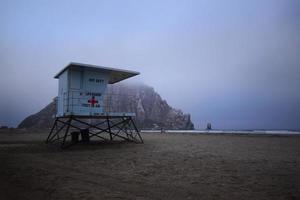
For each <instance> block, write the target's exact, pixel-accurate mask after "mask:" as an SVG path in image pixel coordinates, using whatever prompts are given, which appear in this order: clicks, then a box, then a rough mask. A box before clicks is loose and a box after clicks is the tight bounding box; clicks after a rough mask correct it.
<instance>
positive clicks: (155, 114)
mask: <svg viewBox="0 0 300 200" xmlns="http://www.w3.org/2000/svg"><path fill="white" fill-rule="evenodd" d="M107 93H110V94H114V96H115V97H116V98H112V99H110V101H109V103H110V107H111V108H112V111H117V110H123V111H126V110H130V111H132V112H135V113H136V117H135V121H136V123H137V125H138V127H139V128H142V129H153V128H157V129H160V127H163V128H164V129H194V125H193V123H192V121H191V117H190V115H189V114H184V113H183V112H182V111H180V110H177V109H174V108H172V107H170V106H169V105H168V103H167V102H166V101H165V100H162V99H161V97H160V95H159V94H157V93H156V92H155V91H154V89H153V88H152V87H149V86H147V85H124V84H114V85H109V87H108V90H107ZM55 112H56V106H55V102H54V101H53V102H52V103H50V104H49V105H48V106H46V107H45V108H44V109H42V110H41V111H40V112H38V113H36V114H34V115H30V116H29V117H27V118H25V119H24V120H23V121H22V122H21V123H20V124H19V126H18V128H50V127H51V126H52V123H53V120H54V118H53V116H54V115H55Z"/></svg>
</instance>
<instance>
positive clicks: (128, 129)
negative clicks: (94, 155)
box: [46, 62, 143, 147]
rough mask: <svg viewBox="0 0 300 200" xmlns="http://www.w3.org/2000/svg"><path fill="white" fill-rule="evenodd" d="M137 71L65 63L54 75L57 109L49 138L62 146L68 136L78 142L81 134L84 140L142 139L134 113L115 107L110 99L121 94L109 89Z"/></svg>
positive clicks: (50, 141) (135, 140) (137, 140)
mask: <svg viewBox="0 0 300 200" xmlns="http://www.w3.org/2000/svg"><path fill="white" fill-rule="evenodd" d="M138 74H139V72H135V71H129V70H122V69H115V68H109V67H103V66H96V65H90V64H82V63H73V62H72V63H70V64H69V65H67V66H66V67H64V68H63V69H62V70H61V71H60V72H58V73H57V74H56V75H55V77H54V78H56V79H58V80H59V83H58V98H57V100H56V106H57V112H56V116H55V122H54V124H53V127H52V129H51V131H50V133H49V135H48V137H47V140H46V142H47V143H60V144H61V146H62V147H63V146H65V145H66V142H67V139H68V137H69V136H71V138H72V140H71V143H70V144H74V143H77V142H79V135H80V134H81V141H83V142H88V141H89V140H90V138H92V137H97V138H100V139H102V140H109V141H112V140H114V138H119V139H124V140H128V141H133V142H137V143H138V142H141V143H142V142H143V140H142V138H141V136H140V133H139V130H138V129H137V127H136V125H135V123H134V121H133V117H135V113H134V112H132V111H127V110H118V111H116V110H115V109H114V108H113V107H112V103H111V101H112V97H113V98H118V96H117V95H115V94H108V93H107V92H106V89H107V85H108V84H114V83H117V82H120V81H122V80H124V79H127V78H130V77H133V76H136V75H138ZM69 132H70V133H69ZM107 136H109V137H107Z"/></svg>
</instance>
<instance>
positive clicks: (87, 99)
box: [58, 91, 137, 113]
mask: <svg viewBox="0 0 300 200" xmlns="http://www.w3.org/2000/svg"><path fill="white" fill-rule="evenodd" d="M93 97H94V100H93ZM58 102H59V97H58ZM136 102H137V97H136V96H135V95H126V94H113V93H96V92H90V91H69V92H65V93H63V108H64V113H66V112H72V111H74V110H78V109H80V108H83V107H84V108H88V109H89V111H93V110H94V109H95V108H100V109H101V110H102V113H135V112H136V105H135V104H136Z"/></svg>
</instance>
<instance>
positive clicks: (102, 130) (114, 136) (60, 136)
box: [46, 116, 143, 147]
mask: <svg viewBox="0 0 300 200" xmlns="http://www.w3.org/2000/svg"><path fill="white" fill-rule="evenodd" d="M87 119H90V118H89V117H77V116H68V117H57V118H55V121H54V124H53V126H52V128H51V131H50V133H49V135H48V137H47V139H46V143H47V144H59V145H60V146H61V147H66V146H68V145H72V144H74V141H77V140H73V138H72V140H71V141H69V140H68V138H70V137H74V135H75V136H76V137H77V139H78V137H79V134H80V133H81V138H82V139H83V130H85V132H86V131H87V132H88V137H89V138H94V137H96V138H98V139H101V140H103V141H113V140H126V141H131V142H135V143H143V139H142V137H141V135H140V132H139V130H138V129H137V127H136V125H135V123H134V121H133V119H132V117H131V116H113V117H112V116H99V117H93V118H92V120H91V121H89V122H88V120H87ZM74 133H76V134H74ZM72 134H73V135H72ZM82 139H81V141H82Z"/></svg>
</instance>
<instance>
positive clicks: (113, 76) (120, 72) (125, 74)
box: [54, 62, 140, 84]
mask: <svg viewBox="0 0 300 200" xmlns="http://www.w3.org/2000/svg"><path fill="white" fill-rule="evenodd" d="M67 69H78V70H81V69H90V70H94V71H97V72H106V73H108V74H109V80H108V83H109V84H113V83H117V82H119V81H122V80H124V79H127V78H130V77H133V76H136V75H139V74H140V73H139V72H136V71H131V70H124V69H116V68H111V67H103V66H96V65H90V64H83V63H75V62H71V63H70V64H68V65H67V66H66V67H64V68H63V69H62V70H60V71H59V72H58V73H57V74H56V75H55V76H54V78H59V76H60V75H61V74H62V73H63V72H64V71H66V70H67Z"/></svg>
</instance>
